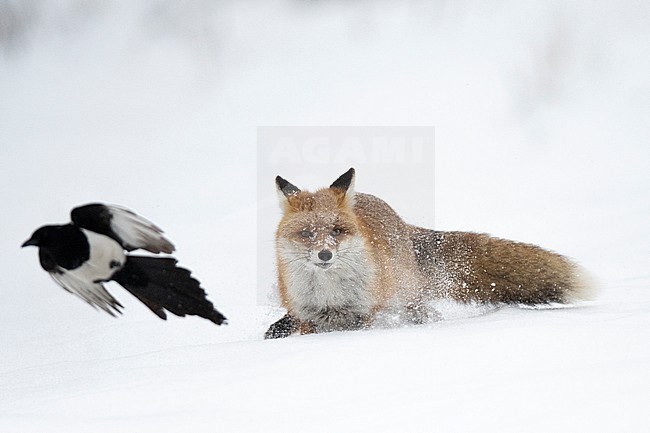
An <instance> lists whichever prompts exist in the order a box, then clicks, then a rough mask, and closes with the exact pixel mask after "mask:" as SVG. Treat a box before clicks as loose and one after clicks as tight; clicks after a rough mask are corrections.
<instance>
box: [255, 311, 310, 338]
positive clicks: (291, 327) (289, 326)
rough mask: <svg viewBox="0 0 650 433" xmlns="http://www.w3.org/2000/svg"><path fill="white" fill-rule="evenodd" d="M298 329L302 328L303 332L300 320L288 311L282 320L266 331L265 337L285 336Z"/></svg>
mask: <svg viewBox="0 0 650 433" xmlns="http://www.w3.org/2000/svg"><path fill="white" fill-rule="evenodd" d="M298 330H301V333H302V326H301V323H300V320H298V319H296V318H295V317H293V316H292V315H290V314H289V313H287V314H285V315H284V317H282V318H281V319H280V320H278V321H277V322H275V323H274V324H272V325H271V326H269V329H268V330H267V331H266V332H265V333H264V339H265V340H270V339H274V338H285V337H288V336H290V335H291V334H293V333H295V332H297V331H298Z"/></svg>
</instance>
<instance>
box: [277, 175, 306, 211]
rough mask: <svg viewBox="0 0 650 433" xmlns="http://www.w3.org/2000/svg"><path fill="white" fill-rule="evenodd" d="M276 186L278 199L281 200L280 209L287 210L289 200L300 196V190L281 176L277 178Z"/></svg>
mask: <svg viewBox="0 0 650 433" xmlns="http://www.w3.org/2000/svg"><path fill="white" fill-rule="evenodd" d="M275 186H276V187H277V191H278V198H279V199H280V207H281V208H282V209H283V210H286V208H287V205H288V204H289V199H290V198H291V197H293V196H295V195H296V194H298V193H299V192H300V189H299V188H298V187H297V186H295V185H293V184H291V183H290V182H289V181H287V180H285V179H283V178H281V177H280V176H277V177H276V178H275Z"/></svg>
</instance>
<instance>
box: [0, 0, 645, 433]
mask: <svg viewBox="0 0 650 433" xmlns="http://www.w3.org/2000/svg"><path fill="white" fill-rule="evenodd" d="M183 4H184V5H185V7H180V6H178V5H177V4H176V3H173V2H171V3H170V2H162V1H160V2H159V1H154V2H130V3H129V4H128V5H127V4H125V3H123V2H97V3H93V2H77V1H73V0H70V1H62V2H33V3H27V2H25V3H21V2H3V3H0V15H3V14H2V13H1V12H3V8H5V9H4V11H5V12H6V10H7V9H6V8H8V7H10V6H9V5H14V6H15V7H19V8H20V9H21V10H22V11H23V12H22V13H23V14H24V15H23V16H24V17H25V22H26V23H27V24H28V25H27V26H26V27H25V28H24V32H23V33H20V32H18V33H16V34H17V35H22V36H20V37H18V36H15V37H14V39H11V41H9V40H8V39H6V38H7V36H6V35H7V34H8V33H7V32H6V29H7V27H6V26H7V24H6V22H7V21H5V20H2V21H0V22H1V23H2V24H0V25H1V26H4V27H3V33H0V34H3V35H5V36H4V39H3V40H4V41H5V42H2V41H0V50H2V51H0V78H1V79H0V140H1V142H2V145H1V146H0V161H2V163H1V164H2V165H1V170H0V182H1V184H2V185H3V187H2V188H1V189H0V194H1V199H2V203H3V204H4V208H3V209H4V212H3V216H2V224H3V228H2V236H1V237H0V247H1V248H2V251H3V255H2V257H3V260H2V270H3V272H2V280H1V283H0V284H1V286H0V287H1V288H2V294H3V302H2V303H1V304H0V328H1V329H2V332H1V333H0V345H1V346H2V348H3V350H2V354H1V355H0V431H3V432H21V433H29V432H44V431H47V432H66V433H69V432H77V431H78V432H82V431H93V432H98V433H101V432H116V431H138V432H149V431H152V432H153V431H156V432H178V431H195V432H202V431H217V430H219V431H233V432H249V431H265V432H274V431H310V432H312V431H313V432H319V431H323V432H324V431H327V432H345V431H355V432H366V431H390V430H393V431H401V432H430V431H440V432H478V431H480V432H521V431H526V432H548V431H554V432H575V431H591V432H599V431H602V432H609V431H625V432H646V431H648V430H649V429H650V415H648V413H647V406H648V402H649V401H650V370H649V369H648V365H650V345H649V344H648V341H650V314H649V313H650V294H649V293H650V291H649V290H648V289H649V288H650V287H649V286H650V272H649V271H648V263H650V262H649V260H648V259H649V258H650V254H649V253H650V250H649V249H648V245H650V226H649V225H648V223H647V219H648V215H649V214H650V195H649V194H648V190H649V186H650V182H649V181H650V176H649V175H648V163H649V162H650V147H649V146H648V143H649V142H650V132H649V130H648V128H647V118H648V115H650V103H649V101H648V98H649V96H650V85H649V84H648V81H647V77H648V76H650V62H649V60H648V59H650V55H648V54H649V53H648V47H650V30H648V26H647V17H648V14H649V13H650V8H649V6H648V5H647V4H646V3H645V2H634V1H631V2H626V3H622V4H621V3H618V2H601V3H599V6H598V7H593V6H592V4H591V3H590V2H572V3H569V4H566V3H565V2H559V1H557V2H556V1H552V2H548V1H547V2H514V1H504V2H498V3H489V4H488V3H482V2H474V1H468V2H453V3H452V2H420V1H412V2H404V3H397V2H390V3H389V2H355V3H349V2H348V3H346V2H305V3H302V2H264V3H261V2H259V3H254V2H250V3H249V2H234V1H232V2H231V1H228V2H219V3H211V2H199V1H197V2H185V3H183ZM17 5H19V6H17ZM30 5H31V7H33V8H37V10H36V12H35V13H33V14H32V13H30V12H29V11H30ZM5 16H7V15H5ZM16 28H20V26H17V27H16ZM16 31H18V30H16ZM9 42H11V43H9ZM273 125H282V126H287V125H288V126H309V125H347V126H356V125H362V126H367V125H375V126H384V125H385V126H394V125H432V126H435V132H436V134H435V135H436V137H435V141H436V143H435V186H433V185H429V184H422V182H415V181H413V179H414V178H415V175H412V173H410V171H412V170H408V168H403V167H401V166H390V165H388V166H387V165H377V166H375V167H374V169H373V168H372V167H369V168H368V169H365V168H364V169H363V170H361V169H359V167H357V173H356V185H355V189H356V190H357V191H360V192H366V193H371V194H375V195H377V196H379V197H382V198H384V199H385V200H386V201H387V202H388V203H389V204H390V205H391V206H392V207H393V208H394V209H396V210H397V211H398V213H400V215H402V216H403V217H404V218H405V219H406V220H407V221H409V222H414V223H418V224H423V225H427V226H429V227H433V226H435V227H436V228H438V229H444V230H475V231H485V232H489V233H492V234H494V235H496V236H499V237H503V238H509V239H516V240H520V241H524V242H531V243H537V244H540V245H542V246H544V247H547V248H550V249H553V250H556V251H558V252H561V253H564V254H566V255H568V256H571V257H573V258H575V259H576V260H577V261H579V262H580V263H581V265H582V266H584V267H585V268H586V269H588V270H589V271H590V272H591V273H592V274H593V276H594V278H595V279H596V280H597V281H598V283H599V286H600V296H599V297H598V298H597V300H596V301H593V302H587V303H583V304H580V305H578V306H576V307H574V308H550V309H539V310H537V309H532V310H531V309H519V308H510V307H509V308H498V309H492V308H478V307H475V306H459V305H455V304H453V303H447V304H444V303H443V304H441V305H440V308H439V310H440V311H441V316H442V320H440V321H437V322H434V323H430V324H427V325H423V326H418V327H409V328H397V329H385V328H380V329H374V330H369V331H359V332H348V333H329V334H320V335H309V336H296V337H290V338H288V339H284V340H275V341H264V340H262V336H263V333H264V331H265V330H266V329H267V327H268V326H269V325H270V324H271V323H273V322H274V321H275V320H277V319H278V318H280V317H281V316H282V315H283V311H282V310H281V309H280V308H279V307H278V306H277V301H276V298H275V297H274V294H273V289H274V281H272V278H270V277H269V278H267V279H266V283H265V284H259V283H258V278H257V273H258V271H259V270H260V269H266V265H267V263H258V261H261V260H264V257H266V260H267V261H268V262H272V261H273V260H274V258H273V257H274V256H273V238H274V233H273V232H272V231H269V232H268V233H262V234H260V236H261V238H262V239H264V241H262V242H259V241H258V238H257V234H256V227H258V226H259V225H258V224H257V221H256V218H257V210H258V208H260V207H264V209H267V210H266V212H267V217H268V219H269V220H270V221H277V220H278V219H279V206H277V199H276V195H275V192H274V188H275V185H274V177H273V176H269V177H268V179H266V180H265V179H258V175H259V173H260V172H259V171H258V168H257V161H256V159H257V156H258V149H257V144H256V140H257V127H258V126H273ZM350 166H352V164H348V162H347V161H338V160H337V161H331V162H328V163H323V164H319V163H318V162H317V161H314V162H313V163H312V162H310V165H308V166H306V167H304V168H303V169H302V170H303V171H304V172H298V171H296V170H295V167H294V166H293V165H290V164H287V165H283V164H282V163H278V165H277V167H275V170H276V173H275V174H279V175H282V176H283V177H285V178H286V179H288V180H290V181H291V182H292V183H294V184H295V185H296V186H298V187H301V188H316V187H321V186H325V185H329V184H330V183H331V182H332V181H333V180H334V179H336V178H337V177H338V176H339V175H340V174H341V173H343V172H344V171H345V170H347V169H348V168H349V167H350ZM304 173H308V176H307V175H305V174H304ZM265 176H266V175H265ZM265 181H266V182H268V188H269V189H268V191H269V193H268V196H267V195H266V194H258V192H257V185H258V183H260V184H262V183H264V182H265ZM434 189H435V215H432V214H431V212H430V211H429V210H428V208H427V207H426V206H422V205H421V204H422V201H423V200H429V199H432V198H433V190H434ZM88 202H107V203H113V204H119V205H123V206H126V207H128V208H130V209H133V210H134V211H136V212H137V213H138V214H140V215H142V216H144V217H146V218H147V219H149V220H151V221H153V222H154V223H155V224H156V225H159V226H160V227H162V228H163V229H164V230H165V234H166V235H167V236H168V237H169V239H170V240H172V241H173V242H174V244H175V245H176V247H177V252H176V253H175V254H174V255H175V257H177V258H178V259H179V263H180V265H181V266H184V267H187V268H190V269H192V271H193V272H194V275H195V276H196V277H197V278H199V279H200V280H201V282H202V283H203V287H204V288H205V289H206V291H207V293H208V295H209V297H210V299H211V300H212V301H214V303H215V305H216V306H217V307H218V308H219V310H220V311H222V312H223V313H224V314H225V315H226V316H227V317H228V319H229V325H228V326H222V327H216V326H214V325H213V324H212V323H209V322H207V321H202V320H199V319H196V318H183V319H179V318H175V317H171V318H169V320H168V321H166V322H163V321H161V320H159V319H158V318H157V317H155V316H154V315H153V314H151V312H150V311H149V310H148V309H147V308H146V307H144V306H143V305H142V304H140V303H139V302H138V301H137V300H135V299H134V298H132V297H131V296H130V295H129V294H128V293H126V291H124V290H123V289H121V288H120V287H118V286H117V285H115V284H109V285H107V288H108V290H109V291H111V293H112V294H113V295H114V296H115V297H116V298H117V299H118V300H119V301H120V302H121V303H122V304H123V305H124V306H125V309H124V314H123V316H121V317H119V318H117V319H115V318H112V317H110V316H109V315H107V314H104V313H102V312H100V311H96V310H93V309H92V308H90V307H89V306H88V305H86V304H85V303H83V302H82V301H80V300H79V299H76V298H75V297H73V296H71V295H70V294H68V293H65V292H64V291H63V290H61V289H60V288H59V287H58V286H56V284H55V283H54V282H53V281H52V280H51V279H50V278H49V277H48V276H47V274H46V273H45V272H43V271H42V270H41V269H40V267H39V265H38V259H37V257H36V253H35V250H34V249H27V248H26V249H23V250H21V249H20V248H19V246H20V245H21V243H22V242H23V241H24V240H25V239H27V238H28V237H29V235H30V234H31V233H32V231H33V230H34V229H35V228H36V227H38V226H40V225H43V224H47V223H62V222H65V221H67V220H68V212H69V210H70V209H72V208H73V207H74V206H77V205H80V204H84V203H88ZM258 249H260V254H258V252H257V251H258ZM264 251H267V253H264ZM258 257H259V258H258ZM259 280H260V281H265V280H264V278H260V279H259Z"/></svg>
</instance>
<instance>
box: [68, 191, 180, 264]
mask: <svg viewBox="0 0 650 433" xmlns="http://www.w3.org/2000/svg"><path fill="white" fill-rule="evenodd" d="M70 217H71V219H72V222H73V223H74V224H76V225H77V226H79V227H82V228H84V229H86V230H91V231H93V232H95V233H100V234H103V235H106V236H109V237H111V238H113V239H114V240H115V241H117V242H118V243H119V244H120V245H122V247H124V249H125V250H127V251H133V250H135V249H138V248H142V249H144V250H147V251H150V252H152V253H168V254H169V253H172V252H173V251H174V245H173V244H172V243H171V242H170V241H169V239H167V238H165V237H164V236H163V235H162V233H163V231H162V230H161V229H160V228H159V227H157V226H156V225H155V224H153V223H152V222H151V221H149V220H147V219H146V218H143V217H141V216H139V215H137V214H135V213H134V212H132V211H130V210H129V209H126V208H123V207H120V206H114V205H105V204H101V203H92V204H87V205H85V206H80V207H77V208H75V209H73V210H72V212H71V213H70Z"/></svg>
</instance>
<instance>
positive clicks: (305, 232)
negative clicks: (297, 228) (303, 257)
mask: <svg viewBox="0 0 650 433" xmlns="http://www.w3.org/2000/svg"><path fill="white" fill-rule="evenodd" d="M313 235H314V234H313V233H312V232H310V231H309V230H303V231H301V232H300V236H302V237H303V238H310V237H312V236H313Z"/></svg>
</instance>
